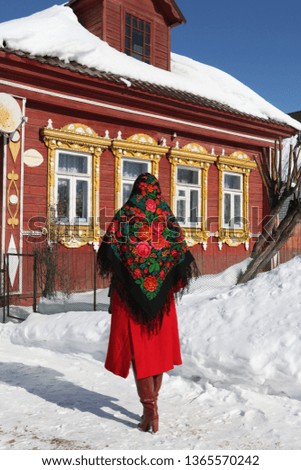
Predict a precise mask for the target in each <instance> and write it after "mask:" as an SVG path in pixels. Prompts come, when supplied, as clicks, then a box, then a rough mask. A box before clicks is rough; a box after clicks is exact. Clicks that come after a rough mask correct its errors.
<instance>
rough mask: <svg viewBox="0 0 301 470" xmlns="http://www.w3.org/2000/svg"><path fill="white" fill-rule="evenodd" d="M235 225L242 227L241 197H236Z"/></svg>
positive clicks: (237, 195)
mask: <svg viewBox="0 0 301 470" xmlns="http://www.w3.org/2000/svg"><path fill="white" fill-rule="evenodd" d="M234 223H235V225H242V220H241V195H240V194H235V195H234Z"/></svg>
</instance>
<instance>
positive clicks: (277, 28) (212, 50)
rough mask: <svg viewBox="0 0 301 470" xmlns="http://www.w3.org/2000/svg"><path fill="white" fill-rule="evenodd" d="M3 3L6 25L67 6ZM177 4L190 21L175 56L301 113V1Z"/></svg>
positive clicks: (177, 34) (18, 0)
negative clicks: (213, 69) (216, 70)
mask: <svg viewBox="0 0 301 470" xmlns="http://www.w3.org/2000/svg"><path fill="white" fill-rule="evenodd" d="M1 3H2V5H1V8H0V21H1V22H2V21H8V20H10V19H14V18H17V17H20V16H27V15H30V14H32V13H34V12H36V11H39V10H43V9H45V8H48V7H49V6H52V5H55V4H56V3H58V4H60V3H63V2H60V1H57V2H56V1H55V0H8V1H6V0H2V1H1ZM137 3H139V2H138V1H137ZM177 3H178V5H179V7H180V8H181V10H182V12H183V14H184V16H185V17H186V19H187V23H186V24H185V25H181V26H179V27H177V28H174V29H173V31H172V50H173V52H177V53H178V54H182V55H185V56H188V57H191V58H193V59H195V60H198V61H200V62H203V63H205V64H209V65H212V66H214V67H217V68H219V69H221V70H224V71H225V72H228V73H229V74H231V75H233V76H234V77H236V78H237V79H238V80H240V81H241V82H243V83H244V84H246V85H247V86H249V87H250V88H252V89H253V90H254V91H256V92H257V93H259V94H260V95H261V96H263V97H264V98H265V99H266V100H268V101H269V102H271V103H272V104H274V105H275V106H277V107H278V108H280V109H282V110H283V111H285V112H291V111H297V110H301V83H300V76H301V61H300V58H299V50H298V49H299V46H301V26H300V24H301V20H300V17H301V1H300V0H286V1H285V2H280V1H275V0H252V1H247V0H228V1H225V0H210V1H204V0H177Z"/></svg>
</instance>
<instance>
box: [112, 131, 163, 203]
mask: <svg viewBox="0 0 301 470" xmlns="http://www.w3.org/2000/svg"><path fill="white" fill-rule="evenodd" d="M168 150H169V148H168V147H166V146H163V145H158V143H157V141H156V140H155V139H153V137H150V136H149V135H147V134H134V135H132V136H130V137H128V138H127V139H125V140H123V139H122V137H121V136H119V138H117V139H114V140H113V142H112V152H113V154H114V156H115V210H118V209H119V208H120V207H121V206H122V186H121V183H122V161H123V159H126V160H136V161H138V160H140V161H143V160H146V161H148V162H150V167H151V170H150V172H151V173H152V174H153V175H154V176H155V177H156V178H159V162H160V160H161V158H162V156H163V155H166V154H167V152H168Z"/></svg>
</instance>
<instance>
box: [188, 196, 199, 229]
mask: <svg viewBox="0 0 301 470" xmlns="http://www.w3.org/2000/svg"><path fill="white" fill-rule="evenodd" d="M198 217H199V192H198V191H196V190H195V189H193V190H191V191H190V222H194V223H195V222H198Z"/></svg>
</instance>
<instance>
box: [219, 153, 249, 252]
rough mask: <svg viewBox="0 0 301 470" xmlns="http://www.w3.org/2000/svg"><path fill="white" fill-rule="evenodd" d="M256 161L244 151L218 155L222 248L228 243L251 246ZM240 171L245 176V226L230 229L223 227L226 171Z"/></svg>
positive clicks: (220, 237)
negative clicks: (251, 200) (252, 181)
mask: <svg viewBox="0 0 301 470" xmlns="http://www.w3.org/2000/svg"><path fill="white" fill-rule="evenodd" d="M256 166H257V165H256V162H254V161H252V160H251V158H250V157H249V156H248V155H247V154H246V153H244V152H240V151H237V152H234V153H232V154H231V155H230V156H225V155H220V156H218V157H217V167H218V169H219V171H220V175H219V197H218V201H219V215H218V232H217V233H216V236H217V237H218V245H219V249H222V247H223V244H224V243H226V244H227V245H228V246H231V247H236V246H239V245H241V244H242V243H243V244H244V245H245V248H246V249H248V248H249V240H250V238H251V233H250V231H249V223H248V217H249V176H250V173H251V171H252V170H254V169H255V168H256ZM225 172H229V173H238V174H240V175H242V177H243V185H242V198H243V228H241V229H229V228H225V227H223V196H224V187H223V179H224V173H225Z"/></svg>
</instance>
